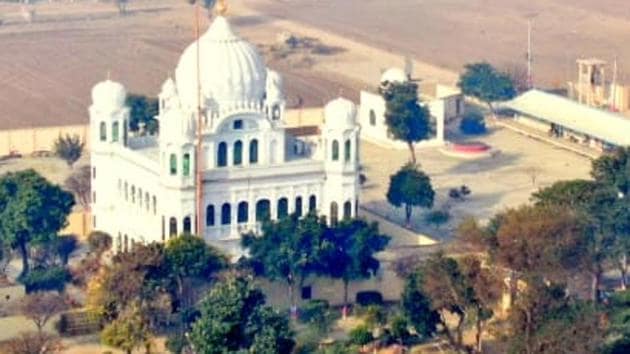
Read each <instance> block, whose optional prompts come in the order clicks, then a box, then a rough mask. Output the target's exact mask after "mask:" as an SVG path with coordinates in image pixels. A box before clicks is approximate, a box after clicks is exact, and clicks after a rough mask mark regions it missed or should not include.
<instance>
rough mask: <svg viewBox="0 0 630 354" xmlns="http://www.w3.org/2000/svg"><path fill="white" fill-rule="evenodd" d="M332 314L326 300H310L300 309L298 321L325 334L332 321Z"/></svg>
mask: <svg viewBox="0 0 630 354" xmlns="http://www.w3.org/2000/svg"><path fill="white" fill-rule="evenodd" d="M334 316H335V315H334V313H333V312H332V311H331V310H330V305H329V304H328V301H326V300H311V301H309V302H307V303H306V304H305V305H304V306H303V307H302V309H301V312H300V320H301V321H302V322H303V323H306V324H308V325H309V326H311V327H313V329H315V330H317V331H318V332H319V333H327V332H328V330H329V329H330V327H331V326H332V323H333V321H334Z"/></svg>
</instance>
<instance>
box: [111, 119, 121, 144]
mask: <svg viewBox="0 0 630 354" xmlns="http://www.w3.org/2000/svg"><path fill="white" fill-rule="evenodd" d="M118 125H119V124H118V122H114V124H112V141H118V135H119V132H118V130H119V129H120V128H119V126H118Z"/></svg>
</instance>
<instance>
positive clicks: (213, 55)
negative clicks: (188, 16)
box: [175, 16, 267, 107]
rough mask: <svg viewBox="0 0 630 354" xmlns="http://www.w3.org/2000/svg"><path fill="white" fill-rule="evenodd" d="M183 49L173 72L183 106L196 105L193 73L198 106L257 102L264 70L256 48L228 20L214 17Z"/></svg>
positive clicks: (262, 89) (263, 88)
mask: <svg viewBox="0 0 630 354" xmlns="http://www.w3.org/2000/svg"><path fill="white" fill-rule="evenodd" d="M198 42H199V61H200V65H199V66H200V67H199V73H197V42H196V41H195V42H193V43H192V44H191V45H189V46H188V48H186V50H185V51H184V53H183V54H182V56H181V58H180V59H179V64H178V65H177V69H176V71H175V75H176V79H175V81H176V84H177V92H178V94H179V98H180V100H181V102H182V104H183V105H184V106H188V107H195V106H196V105H197V74H199V78H200V84H201V99H202V105H203V104H204V102H205V101H206V100H209V99H214V100H215V101H216V102H217V103H218V104H219V105H221V104H227V105H234V104H241V103H251V102H260V101H262V98H263V96H264V93H265V83H266V82H265V79H266V75H267V70H266V67H265V64H264V61H263V59H262V57H261V56H260V54H259V53H258V50H257V49H256V47H255V46H253V45H252V44H250V43H248V42H246V41H244V40H243V39H241V38H240V37H238V36H237V35H236V34H235V33H234V31H233V30H232V28H231V26H230V24H229V22H228V21H227V20H226V19H225V18H224V17H222V16H219V17H217V18H216V19H215V20H214V22H213V23H212V25H211V26H210V28H208V30H207V31H206V33H205V34H203V35H202V36H201V37H200V38H199V40H198Z"/></svg>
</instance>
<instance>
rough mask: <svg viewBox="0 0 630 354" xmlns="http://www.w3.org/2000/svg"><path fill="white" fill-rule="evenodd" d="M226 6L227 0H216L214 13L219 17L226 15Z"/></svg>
mask: <svg viewBox="0 0 630 354" xmlns="http://www.w3.org/2000/svg"><path fill="white" fill-rule="evenodd" d="M227 10H228V6H227V0H217V4H216V5H215V11H216V13H217V14H218V15H219V16H224V15H225V14H226V13H227Z"/></svg>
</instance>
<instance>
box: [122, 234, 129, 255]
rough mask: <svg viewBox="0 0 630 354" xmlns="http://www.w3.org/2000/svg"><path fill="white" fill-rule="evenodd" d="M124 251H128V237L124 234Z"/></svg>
mask: <svg viewBox="0 0 630 354" xmlns="http://www.w3.org/2000/svg"><path fill="white" fill-rule="evenodd" d="M123 251H124V252H129V237H128V236H127V234H125V245H124V246H123Z"/></svg>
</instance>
